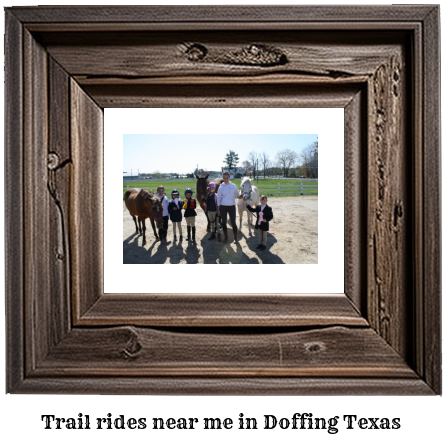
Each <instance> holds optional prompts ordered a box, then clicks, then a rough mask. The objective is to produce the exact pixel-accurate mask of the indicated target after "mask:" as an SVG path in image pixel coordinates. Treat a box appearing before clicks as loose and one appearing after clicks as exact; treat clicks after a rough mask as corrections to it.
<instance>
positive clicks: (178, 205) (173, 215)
mask: <svg viewBox="0 0 443 438" xmlns="http://www.w3.org/2000/svg"><path fill="white" fill-rule="evenodd" d="M182 208H183V201H182V200H181V199H180V192H179V191H178V190H173V191H172V192H171V200H170V201H169V205H168V213H169V219H170V220H171V222H172V229H173V232H174V240H177V234H176V227H177V228H178V232H179V234H180V240H183V234H182V220H183V215H182Z"/></svg>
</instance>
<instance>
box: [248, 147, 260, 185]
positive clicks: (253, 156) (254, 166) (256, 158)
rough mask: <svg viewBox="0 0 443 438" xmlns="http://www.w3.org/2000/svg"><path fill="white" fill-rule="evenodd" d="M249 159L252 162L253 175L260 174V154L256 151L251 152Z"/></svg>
mask: <svg viewBox="0 0 443 438" xmlns="http://www.w3.org/2000/svg"><path fill="white" fill-rule="evenodd" d="M248 161H250V162H251V165H252V176H253V177H254V178H255V177H256V176H257V175H258V163H259V161H260V156H259V155H258V154H257V152H255V151H252V152H249V155H248Z"/></svg>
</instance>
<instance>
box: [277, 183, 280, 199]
mask: <svg viewBox="0 0 443 438" xmlns="http://www.w3.org/2000/svg"><path fill="white" fill-rule="evenodd" d="M277 196H280V183H278V195H277Z"/></svg>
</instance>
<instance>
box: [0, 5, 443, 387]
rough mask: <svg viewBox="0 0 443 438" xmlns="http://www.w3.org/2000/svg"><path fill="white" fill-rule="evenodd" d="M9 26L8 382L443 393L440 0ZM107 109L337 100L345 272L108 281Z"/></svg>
mask: <svg viewBox="0 0 443 438" xmlns="http://www.w3.org/2000/svg"><path fill="white" fill-rule="evenodd" d="M5 41H6V53H5V62H6V67H5V115H6V116H5V117H6V119H5V131H6V134H5V167H6V169H5V189H6V190H5V193H6V197H5V209H6V215H5V230H6V256H7V257H6V302H7V308H6V311H7V315H6V316H7V392H10V393H101V394H105V393H117V394H310V395H316V394H429V395H432V394H441V284H440V270H441V254H440V246H441V230H440V227H441V219H440V205H441V204H440V203H441V198H440V196H441V193H440V109H439V99H440V97H439V96H440V53H439V8H438V6H371V7H369V6H352V7H345V6H333V7H329V6H323V7H322V6H318V7H312V6H289V7H284V6H280V7H269V6H261V7H260V6H258V7H257V6H256V7H244V6H238V7H222V6H221V7H220V6H219V7H217V6H197V7H179V6H171V7H161V6H151V7H115V8H114V7H87V8H86V7H24V8H15V7H12V8H6V35H5ZM105 108H206V109H209V108H226V109H229V108H231V109H235V108H251V109H253V108H342V109H343V110H344V150H343V152H344V154H343V155H344V160H343V161H344V190H343V192H344V193H343V199H344V239H343V240H344V241H343V242H342V245H343V246H342V247H343V251H344V273H343V275H344V286H343V285H340V286H337V285H336V284H335V281H334V278H331V279H330V281H329V282H328V287H327V289H328V290H325V291H324V292H325V293H324V294H296V293H294V294H292V293H286V294H281V293H276V291H278V290H279V287H281V286H282V285H281V284H279V279H278V278H275V287H274V288H273V289H271V290H270V292H269V293H267V294H245V293H239V294H236V293H221V294H211V293H195V294H192V293H191V294H189V293H188V294H177V293H175V294H169V293H162V294H160V293H156V291H155V289H154V290H152V288H150V287H149V285H150V280H151V278H152V276H154V275H156V272H155V271H149V272H148V271H146V272H145V271H140V274H139V275H140V278H139V282H140V283H139V284H143V287H146V291H147V293H142V294H120V293H105V292H106V291H105V283H106V282H105V280H104V272H105V270H104V259H105V254H104V247H105V242H104V240H105V238H104V226H105V224H106V221H107V218H106V217H105V215H104V209H103V206H104V192H105V190H104V182H103V181H104V180H103V173H104V171H103V163H104V156H105V155H106V154H105V148H106V143H104V132H103V126H104V114H105V111H104V109H105ZM319 123H321V121H319ZM120 217H121V212H120ZM120 230H121V228H120ZM120 232H121V231H118V234H119V233H120ZM285 286H287V285H285ZM325 289H326V288H325ZM331 292H332V293H331ZM343 292H344V293H343Z"/></svg>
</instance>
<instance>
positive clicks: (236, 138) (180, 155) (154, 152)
mask: <svg viewBox="0 0 443 438" xmlns="http://www.w3.org/2000/svg"><path fill="white" fill-rule="evenodd" d="M317 138H318V135H317V134H124V135H123V172H127V174H128V175H130V174H131V170H132V174H133V175H135V174H137V173H138V172H139V171H140V173H153V172H156V171H159V172H162V173H180V174H184V173H191V172H193V171H194V169H195V168H197V167H198V168H199V169H204V170H208V171H209V170H220V169H221V167H222V166H223V165H224V163H223V160H224V159H225V157H226V154H227V153H228V152H229V150H233V151H234V152H236V153H237V154H238V157H239V164H238V166H239V167H240V166H241V163H242V162H243V161H244V160H247V157H248V154H249V152H252V151H255V152H257V153H259V154H261V153H262V152H266V153H267V154H268V155H269V156H270V158H271V160H274V158H275V156H276V154H277V152H278V151H280V150H282V149H291V150H293V151H295V152H297V153H300V152H301V150H302V149H304V148H305V147H306V146H309V145H310V144H312V143H313V142H314V141H316V140H317Z"/></svg>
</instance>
